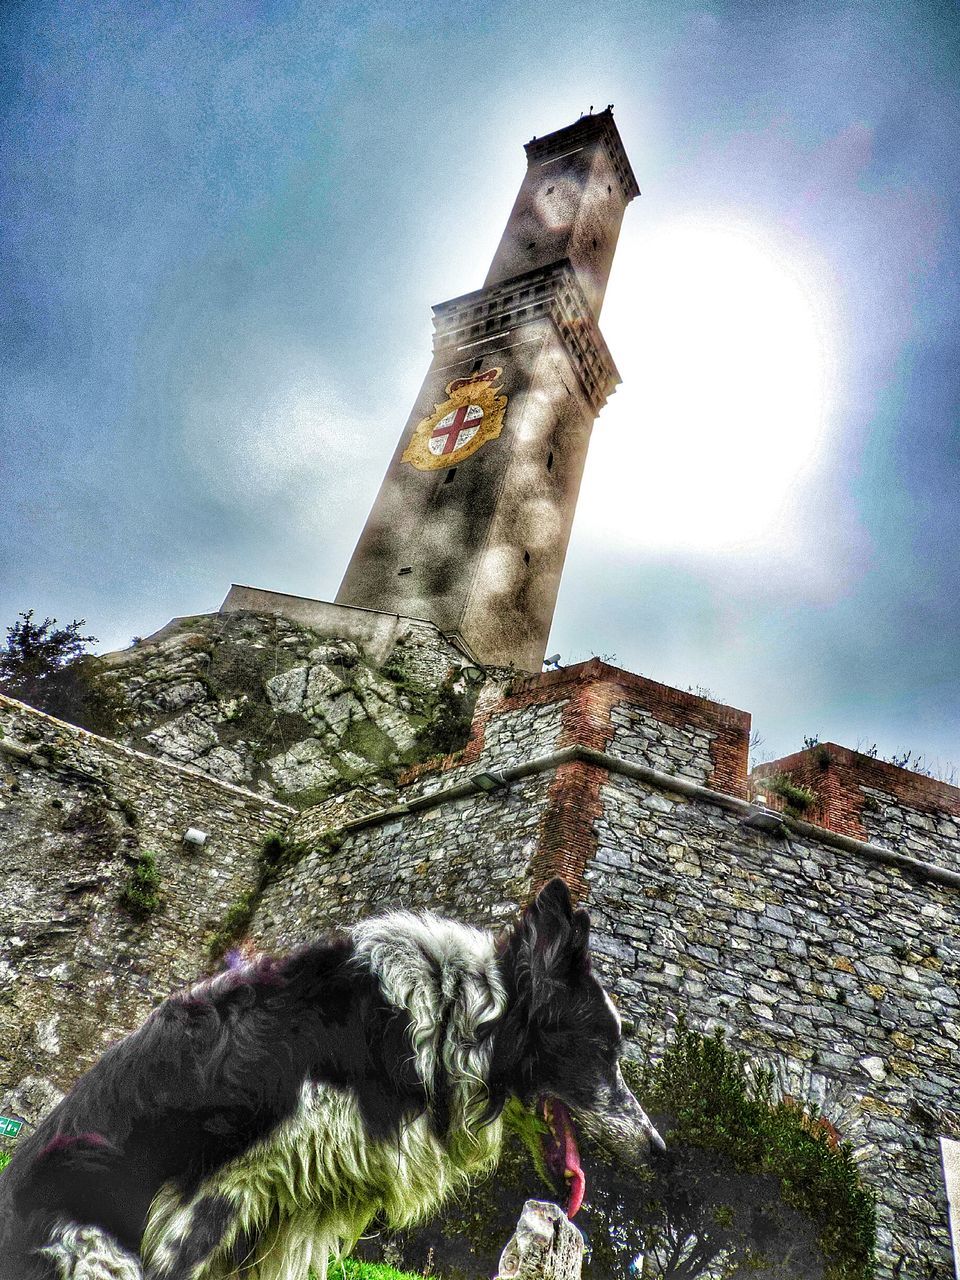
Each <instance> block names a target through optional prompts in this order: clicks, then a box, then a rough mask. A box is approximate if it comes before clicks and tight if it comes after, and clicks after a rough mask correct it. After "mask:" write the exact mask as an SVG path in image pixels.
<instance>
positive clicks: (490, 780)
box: [470, 769, 507, 792]
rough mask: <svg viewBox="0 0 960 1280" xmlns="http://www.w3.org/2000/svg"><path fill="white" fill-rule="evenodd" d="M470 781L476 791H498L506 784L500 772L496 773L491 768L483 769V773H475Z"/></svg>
mask: <svg viewBox="0 0 960 1280" xmlns="http://www.w3.org/2000/svg"><path fill="white" fill-rule="evenodd" d="M470 781H471V782H472V783H473V785H474V786H475V787H476V789H477V790H478V791H486V792H490V791H499V789H500V788H501V787H505V786H506V785H507V780H506V778H505V777H504V776H503V774H502V773H497V772H496V771H495V770H493V769H485V770H484V771H483V773H475V774H474V775H473V776H472V777H471V779H470Z"/></svg>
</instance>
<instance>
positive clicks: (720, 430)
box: [580, 221, 834, 554]
mask: <svg viewBox="0 0 960 1280" xmlns="http://www.w3.org/2000/svg"><path fill="white" fill-rule="evenodd" d="M828 295H829V290H828V287H827V286H826V284H825V282H824V281H823V280H822V279H821V278H819V276H818V273H817V270H816V268H815V266H814V265H813V264H812V263H811V262H810V261H808V260H805V259H804V257H803V255H802V254H801V253H799V252H798V251H797V250H796V249H795V248H794V247H792V246H790V247H788V246H785V245H784V244H780V243H778V241H777V238H776V237H775V236H774V235H772V234H764V233H761V232H760V231H758V230H755V229H751V228H747V227H744V226H740V225H717V224H711V223H707V222H702V221H688V222H679V223H672V224H669V225H667V224H664V225H662V226H661V227H659V228H657V229H654V230H653V231H652V232H651V231H650V230H647V231H646V232H643V231H635V232H633V233H632V234H631V235H629V236H627V235H625V236H624V238H623V239H622V240H621V244H620V248H619V249H618V257H617V264H616V268H615V272H614V279H613V280H612V281H611V287H610V291H609V294H608V298H607V302H606V304H605V306H604V310H603V321H602V323H603V330H604V334H605V335H606V338H607V341H608V342H609V344H610V348H611V350H612V351H613V353H614V356H615V359H616V360H617V362H618V364H619V366H620V369H621V374H622V376H623V377H624V386H623V387H621V388H620V389H619V390H618V391H617V393H616V395H615V396H614V398H613V400H612V401H611V403H610V406H609V408H608V409H607V410H606V411H605V412H604V414H603V417H602V419H601V421H600V423H599V424H598V429H597V431H596V432H595V433H594V437H593V443H592V445H591V460H590V467H589V469H588V473H587V477H586V479H585V484H584V491H583V493H582V496H581V503H580V507H581V510H582V511H583V512H584V515H583V520H584V524H585V525H586V526H587V528H588V529H592V530H593V531H594V532H601V531H602V532H603V533H604V535H605V536H607V535H610V534H611V533H614V532H615V533H616V536H617V537H618V539H619V541H620V542H621V543H623V542H626V543H627V544H629V545H633V546H646V547H657V548H660V549H663V548H670V549H674V550H686V551H690V550H696V551H697V552H698V553H699V552H703V553H708V554H714V553H717V552H730V551H733V550H736V549H741V548H745V547H750V546H753V547H755V546H757V545H758V544H762V543H763V542H764V541H766V540H769V539H773V540H775V539H776V538H777V537H778V536H780V535H782V534H783V532H784V530H783V529H782V527H781V526H782V524H783V516H784V513H785V511H787V510H788V509H789V508H790V506H791V499H792V498H793V497H795V495H796V492H797V489H798V487H800V486H802V485H803V484H805V483H806V482H807V481H808V480H809V478H810V477H811V475H812V474H814V473H815V472H816V469H817V467H818V465H819V464H820V463H821V462H822V460H823V457H824V451H825V445H826V442H827V435H828V427H829V421H830V410H831V395H832V393H831V384H832V381H833V372H832V370H833V355H834V344H833V343H832V341H831V321H830V316H829V311H830V308H829V303H828Z"/></svg>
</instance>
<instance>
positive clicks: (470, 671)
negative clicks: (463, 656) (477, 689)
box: [460, 662, 485, 684]
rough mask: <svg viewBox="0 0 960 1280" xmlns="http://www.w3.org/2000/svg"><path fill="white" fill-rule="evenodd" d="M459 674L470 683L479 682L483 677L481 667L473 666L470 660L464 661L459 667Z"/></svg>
mask: <svg viewBox="0 0 960 1280" xmlns="http://www.w3.org/2000/svg"><path fill="white" fill-rule="evenodd" d="M460 674H461V675H462V676H463V678H464V679H465V680H467V681H468V682H469V683H470V684H479V683H480V682H481V680H483V679H485V675H484V671H483V667H478V666H475V665H474V663H472V662H467V663H465V664H464V665H463V666H462V667H461V668H460Z"/></svg>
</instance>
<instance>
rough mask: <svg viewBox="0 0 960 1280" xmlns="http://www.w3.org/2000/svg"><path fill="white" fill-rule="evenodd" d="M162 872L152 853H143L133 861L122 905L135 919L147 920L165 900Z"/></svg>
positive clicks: (123, 891)
mask: <svg viewBox="0 0 960 1280" xmlns="http://www.w3.org/2000/svg"><path fill="white" fill-rule="evenodd" d="M160 883H161V882H160V872H159V871H158V870H157V862H156V857H155V855H154V854H152V853H141V854H139V855H138V856H137V857H136V859H135V860H134V862H133V865H132V867H131V870H130V876H129V879H128V880H127V883H126V885H125V886H124V888H123V890H122V892H121V894H120V905H121V907H123V909H124V910H125V911H128V912H129V913H130V915H132V916H133V918H134V919H135V920H141V921H142V920H146V919H148V918H149V917H150V916H151V915H153V913H154V912H155V911H156V910H157V908H158V907H159V906H160V904H161V902H162V901H163V897H162V895H161V893H160Z"/></svg>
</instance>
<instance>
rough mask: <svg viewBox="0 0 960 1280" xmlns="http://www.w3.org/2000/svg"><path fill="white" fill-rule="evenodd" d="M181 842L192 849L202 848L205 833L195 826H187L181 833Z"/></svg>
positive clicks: (205, 838) (205, 837)
mask: <svg viewBox="0 0 960 1280" xmlns="http://www.w3.org/2000/svg"><path fill="white" fill-rule="evenodd" d="M183 843H184V844H185V845H189V846H190V848H192V849H202V848H203V846H204V845H205V844H206V843H207V833H206V832H205V831H201V830H199V828H197V827H187V829H186V831H185V832H184V833H183Z"/></svg>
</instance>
